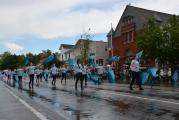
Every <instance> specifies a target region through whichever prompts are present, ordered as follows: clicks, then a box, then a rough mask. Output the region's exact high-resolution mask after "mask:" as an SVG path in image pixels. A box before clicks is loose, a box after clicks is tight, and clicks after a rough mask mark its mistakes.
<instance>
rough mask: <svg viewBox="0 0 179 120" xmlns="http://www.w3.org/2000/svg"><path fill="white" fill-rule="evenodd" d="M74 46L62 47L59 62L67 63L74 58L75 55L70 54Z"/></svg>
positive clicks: (64, 45)
mask: <svg viewBox="0 0 179 120" xmlns="http://www.w3.org/2000/svg"><path fill="white" fill-rule="evenodd" d="M73 47H74V45H69V44H61V45H60V48H59V50H60V55H59V60H60V61H66V60H68V59H69V58H71V57H73V56H74V55H73V53H72V52H70V51H71V50H72V48H73Z"/></svg>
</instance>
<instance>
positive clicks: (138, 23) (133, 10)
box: [114, 5, 172, 37]
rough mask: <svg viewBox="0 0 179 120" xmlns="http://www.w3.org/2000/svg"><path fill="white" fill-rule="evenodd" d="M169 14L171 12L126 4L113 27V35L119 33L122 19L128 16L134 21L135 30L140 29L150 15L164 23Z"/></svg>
mask: <svg viewBox="0 0 179 120" xmlns="http://www.w3.org/2000/svg"><path fill="white" fill-rule="evenodd" d="M171 16H172V15H171V14H167V13H162V12H157V11H153V10H147V9H143V8H138V7H134V6H130V5H127V6H126V8H125V10H124V12H123V14H122V16H121V18H120V20H119V22H118V25H117V27H116V29H115V32H114V37H117V36H120V35H121V27H122V25H123V20H124V19H127V18H129V17H131V18H133V22H134V23H135V30H140V29H142V28H143V26H144V24H145V23H147V21H148V19H149V18H150V17H155V19H156V20H157V21H160V22H163V23H165V22H166V21H167V20H168V19H169V18H170V17H171Z"/></svg>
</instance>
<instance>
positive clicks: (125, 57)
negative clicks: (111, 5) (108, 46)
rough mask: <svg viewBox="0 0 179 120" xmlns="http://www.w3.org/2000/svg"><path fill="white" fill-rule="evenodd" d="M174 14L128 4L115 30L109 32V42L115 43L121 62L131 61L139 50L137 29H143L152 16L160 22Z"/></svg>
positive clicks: (116, 53)
mask: <svg viewBox="0 0 179 120" xmlns="http://www.w3.org/2000/svg"><path fill="white" fill-rule="evenodd" d="M171 16H172V15H171V14H167V13H161V12H157V11H153V10H147V9H143V8H138V7H134V6H130V5H127V6H126V8H125V10H124V12H123V14H122V16H121V18H120V20H119V22H118V25H117V27H116V29H115V30H114V32H112V33H111V31H112V30H110V32H109V33H108V35H107V37H108V42H110V40H111V35H112V44H113V53H114V55H116V56H120V63H121V65H122V64H125V63H129V62H130V60H131V59H132V58H133V57H134V56H135V54H136V53H137V52H138V49H137V46H136V34H137V31H141V30H142V29H143V26H144V25H145V24H146V23H147V21H148V19H149V18H150V17H154V18H155V19H156V22H157V23H159V24H163V23H165V22H166V21H167V20H168V19H169V18H170V17H171Z"/></svg>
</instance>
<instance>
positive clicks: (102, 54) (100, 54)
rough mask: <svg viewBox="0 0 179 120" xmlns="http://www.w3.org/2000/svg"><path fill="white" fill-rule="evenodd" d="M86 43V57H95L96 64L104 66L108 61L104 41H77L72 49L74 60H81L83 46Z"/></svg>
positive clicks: (106, 46)
mask: <svg viewBox="0 0 179 120" xmlns="http://www.w3.org/2000/svg"><path fill="white" fill-rule="evenodd" d="M85 42H88V51H87V52H88V55H87V56H90V55H95V57H96V63H97V64H99V65H104V64H105V63H106V61H107V59H108V56H109V54H108V43H107V42H104V41H92V40H85V39H79V40H78V41H77V42H76V44H75V46H74V47H73V50H72V51H73V52H72V53H73V55H74V57H75V59H81V56H82V54H83V50H84V44H85Z"/></svg>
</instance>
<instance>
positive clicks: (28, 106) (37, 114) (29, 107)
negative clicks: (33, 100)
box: [7, 89, 48, 120]
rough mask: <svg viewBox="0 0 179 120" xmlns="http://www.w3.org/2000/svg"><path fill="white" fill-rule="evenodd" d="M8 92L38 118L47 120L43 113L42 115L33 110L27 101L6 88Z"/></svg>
mask: <svg viewBox="0 0 179 120" xmlns="http://www.w3.org/2000/svg"><path fill="white" fill-rule="evenodd" d="M7 90H8V92H9V93H10V94H11V95H12V96H14V97H15V98H16V99H18V100H19V101H20V102H21V103H22V104H23V105H24V106H25V107H26V108H27V109H29V110H30V111H31V112H32V113H33V114H35V115H36V116H37V117H38V118H39V119H40V120H48V119H47V118H46V117H45V116H44V115H42V114H41V113H40V112H38V111H37V110H35V109H34V108H33V107H31V106H30V105H29V104H28V103H27V102H25V101H24V100H22V99H21V98H20V97H18V96H17V95H15V94H14V93H13V92H12V91H10V90H9V89H7Z"/></svg>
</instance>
